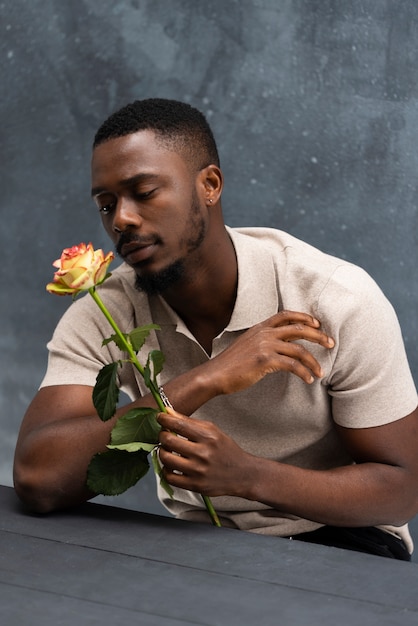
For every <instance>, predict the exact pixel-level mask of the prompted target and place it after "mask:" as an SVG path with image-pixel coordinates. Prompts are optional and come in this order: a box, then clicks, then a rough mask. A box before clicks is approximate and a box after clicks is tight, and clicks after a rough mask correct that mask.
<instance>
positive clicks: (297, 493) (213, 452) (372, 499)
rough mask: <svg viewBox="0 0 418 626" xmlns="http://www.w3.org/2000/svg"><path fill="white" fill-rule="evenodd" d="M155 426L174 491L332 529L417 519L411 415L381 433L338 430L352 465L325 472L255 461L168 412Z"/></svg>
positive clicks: (417, 437)
mask: <svg viewBox="0 0 418 626" xmlns="http://www.w3.org/2000/svg"><path fill="white" fill-rule="evenodd" d="M160 423H161V424H162V426H163V427H164V428H165V429H167V431H163V432H162V433H161V444H162V450H161V451H160V457H161V461H162V462H163V464H164V465H165V475H166V478H167V480H168V481H169V482H170V483H171V484H172V485H174V486H176V487H181V488H184V489H190V490H192V491H197V492H200V493H202V494H204V495H208V496H219V495H232V496H240V497H243V498H246V499H248V500H256V501H258V502H262V503H264V504H266V505H268V506H271V507H273V508H275V509H278V510H281V511H284V512H287V513H291V514H293V515H298V516H300V517H304V518H306V519H310V520H313V521H316V522H319V523H323V524H331V525H336V526H369V525H379V524H394V525H401V524H403V523H405V522H407V521H408V520H410V519H411V518H412V517H413V516H414V515H416V514H417V512H418V455H417V449H418V409H417V410H415V411H414V412H413V413H411V414H410V415H408V416H406V417H404V418H403V419H400V420H398V421H396V422H392V423H390V424H387V425H385V426H378V427H374V428H364V429H348V428H341V427H337V428H338V431H339V433H340V435H341V437H342V438H343V440H344V442H345V445H346V447H347V449H348V451H349V452H350V453H351V455H352V457H353V459H354V460H355V461H356V464H355V465H349V466H344V467H339V468H336V469H330V470H325V471H316V470H310V469H302V468H298V467H294V466H291V465H286V464H283V463H278V462H275V461H271V460H268V459H261V458H258V457H254V456H253V455H251V454H248V453H247V452H244V451H243V450H242V449H241V448H239V446H238V445H237V444H236V443H235V442H234V441H233V440H232V439H231V438H230V437H228V436H227V435H225V434H224V433H222V432H221V431H220V430H219V429H218V428H217V427H216V426H214V425H213V424H212V423H210V422H203V421H197V420H193V419H190V418H186V417H184V416H180V415H178V414H177V413H173V415H167V414H161V415H160ZM169 431H171V432H169ZM173 433H178V434H179V435H182V436H183V437H186V439H182V438H181V437H176V436H175V435H174V434H173ZM173 452H175V453H177V454H173ZM178 455H181V456H178ZM174 470H176V471H177V472H181V474H178V473H174Z"/></svg>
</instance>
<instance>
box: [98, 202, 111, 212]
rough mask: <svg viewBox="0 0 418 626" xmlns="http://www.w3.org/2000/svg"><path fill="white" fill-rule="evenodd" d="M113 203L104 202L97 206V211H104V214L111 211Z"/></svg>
mask: <svg viewBox="0 0 418 626" xmlns="http://www.w3.org/2000/svg"><path fill="white" fill-rule="evenodd" d="M114 206H115V205H114V204H113V202H112V203H110V202H109V204H104V205H103V206H99V211H100V213H104V214H105V215H107V214H108V213H110V212H111V210H112V209H113V208H114Z"/></svg>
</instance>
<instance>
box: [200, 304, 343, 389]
mask: <svg viewBox="0 0 418 626" xmlns="http://www.w3.org/2000/svg"><path fill="white" fill-rule="evenodd" d="M319 327H320V322H319V321H318V320H317V319H315V318H314V317H312V316H311V315H307V314H306V313H297V312H293V311H281V312H280V313H276V314H275V315H273V316H272V317H270V318H268V319H267V320H265V321H264V322H261V323H260V324H256V325H255V326H253V327H252V328H250V329H249V330H247V331H246V332H245V333H244V334H242V335H241V336H240V337H239V338H238V339H237V340H236V341H235V342H234V343H233V344H232V345H231V346H229V347H228V348H227V349H226V350H224V352H222V353H221V354H219V355H218V356H216V357H214V358H213V359H211V360H210V361H209V362H208V363H207V366H206V373H208V372H210V376H211V380H212V383H213V381H215V384H216V386H217V390H216V391H217V394H216V395H220V394H228V393H235V392H237V391H241V390H242V389H246V388H247V387H250V386H251V385H253V384H254V383H256V382H258V381H259V380H261V379H262V378H264V376H266V375H267V374H271V373H273V372H278V371H288V372H292V373H293V374H295V375H296V376H299V378H301V379H302V380H303V381H305V382H306V383H308V384H311V383H313V381H314V380H315V377H317V378H320V377H321V376H323V371H322V368H321V366H320V364H319V363H318V361H317V360H316V359H315V358H314V357H313V356H312V354H311V353H310V352H309V351H308V350H307V349H306V348H305V347H304V346H302V345H300V344H297V343H293V342H294V341H296V340H298V339H304V340H306V341H310V342H312V343H317V344H320V345H321V346H323V347H324V348H327V349H330V348H332V347H334V345H335V343H334V340H333V339H332V337H329V336H328V335H326V334H325V333H324V332H323V331H322V330H320V328H319Z"/></svg>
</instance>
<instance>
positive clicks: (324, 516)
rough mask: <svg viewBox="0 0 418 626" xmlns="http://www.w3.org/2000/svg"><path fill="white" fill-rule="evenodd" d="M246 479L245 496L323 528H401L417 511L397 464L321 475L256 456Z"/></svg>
mask: <svg viewBox="0 0 418 626" xmlns="http://www.w3.org/2000/svg"><path fill="white" fill-rule="evenodd" d="M245 475H246V476H248V480H246V481H244V484H243V488H242V489H241V490H240V492H241V493H240V495H241V496H242V497H245V498H248V499H249V500H256V501H259V502H262V503H264V504H267V505H269V506H271V507H273V508H275V509H278V510H280V511H283V512H286V513H290V514H292V515H298V516H300V517H303V518H305V519H310V520H312V521H315V522H319V523H322V524H330V525H334V526H374V525H379V524H394V525H401V524H403V523H405V522H407V521H408V520H409V519H411V518H412V517H413V516H414V515H415V513H416V510H415V509H414V506H415V500H416V498H415V496H414V489H415V488H414V485H413V484H412V480H411V479H410V477H409V476H408V473H407V472H406V470H404V469H403V468H401V467H397V466H390V465H384V464H380V463H363V464H359V465H350V466H345V467H340V468H335V469H330V470H324V471H316V470H309V469H302V468H298V467H293V466H290V465H285V464H283V463H276V462H274V461H269V460H265V459H259V458H255V457H253V460H252V461H250V464H249V467H248V472H246V474H245Z"/></svg>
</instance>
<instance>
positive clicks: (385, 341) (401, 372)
mask: <svg viewBox="0 0 418 626" xmlns="http://www.w3.org/2000/svg"><path fill="white" fill-rule="evenodd" d="M318 315H319V316H320V317H319V318H320V319H321V320H323V319H327V325H328V326H329V328H327V332H329V334H331V336H332V337H333V338H334V339H335V342H336V346H335V348H334V349H333V350H331V351H330V353H329V359H330V370H329V375H328V381H327V382H328V385H329V394H330V395H331V397H332V414H333V418H334V420H335V422H336V423H338V424H340V425H341V426H345V427H348V428H367V427H371V426H380V425H383V424H387V423H390V422H393V421H396V420H398V419H401V418H402V417H405V416H406V415H408V414H409V413H411V412H412V411H413V410H414V409H415V408H416V406H417V392H416V388H415V384H414V381H413V378H412V374H411V371H410V368H409V364H408V359H407V355H406V352H405V347H404V343H403V338H402V333H401V329H400V326H399V322H398V319H397V316H396V314H395V311H394V309H393V307H392V305H391V304H390V302H389V301H388V300H387V298H386V297H385V296H384V294H383V293H382V291H381V290H380V288H379V287H378V286H377V284H376V283H375V282H374V280H373V279H372V278H371V277H370V276H369V275H368V274H367V273H366V272H364V271H363V270H362V269H360V268H358V267H356V266H352V265H346V266H340V267H339V268H338V269H337V270H336V271H335V272H334V274H333V277H332V280H331V281H330V282H329V283H328V284H327V285H326V287H325V288H324V290H323V292H322V294H321V298H320V303H319V312H318Z"/></svg>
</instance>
